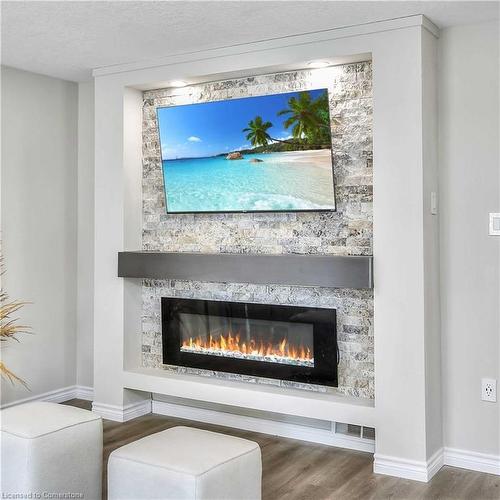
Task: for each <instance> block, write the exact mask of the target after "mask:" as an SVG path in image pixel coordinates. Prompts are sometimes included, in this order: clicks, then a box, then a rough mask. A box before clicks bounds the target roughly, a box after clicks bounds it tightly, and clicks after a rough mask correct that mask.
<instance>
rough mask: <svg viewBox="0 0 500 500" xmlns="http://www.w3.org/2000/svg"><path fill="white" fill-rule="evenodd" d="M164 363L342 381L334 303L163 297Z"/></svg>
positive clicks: (301, 379)
mask: <svg viewBox="0 0 500 500" xmlns="http://www.w3.org/2000/svg"><path fill="white" fill-rule="evenodd" d="M161 306H162V340H163V363H164V364H168V365H175V366H185V367H191V368H201V369H206V370H215V371H220V372H228V373H237V374H242V375H253V376H259V377H267V378H274V379H279V380H291V381H295V382H306V383H313V384H321V385H329V386H335V387H336V386H337V335H336V314H335V309H320V308H314V307H295V306H278V305H267V304H250V303H241V302H221V301H211V300H193V299H177V298H167V297H163V298H162V299H161Z"/></svg>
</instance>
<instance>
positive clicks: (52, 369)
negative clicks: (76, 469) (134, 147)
mask: <svg viewBox="0 0 500 500" xmlns="http://www.w3.org/2000/svg"><path fill="white" fill-rule="evenodd" d="M1 76H2V177H1V180H2V189H1V191H2V198H1V223H2V228H1V229H2V234H1V238H2V242H3V254H4V259H5V269H6V274H5V275H4V277H3V278H2V286H3V287H4V288H5V290H6V291H7V292H8V293H9V295H10V296H11V298H13V299H22V300H25V301H30V302H31V304H29V305H27V306H25V307H24V308H23V309H22V311H20V312H19V318H20V323H21V324H25V325H30V326H31V327H32V331H33V335H22V336H20V341H21V342H20V343H16V342H9V343H8V346H5V345H2V361H3V362H4V363H5V364H6V365H7V366H8V367H9V368H10V369H11V370H12V371H13V372H15V373H16V374H18V375H19V376H20V377H22V378H23V379H24V380H26V382H27V383H28V384H29V386H30V389H31V392H29V391H27V390H26V389H24V388H23V387H22V386H12V385H11V384H10V383H9V382H7V381H5V380H2V385H1V388H2V396H1V401H2V404H5V403H9V402H12V401H15V400H18V399H23V398H27V397H33V396H37V395H39V394H43V393H46V392H48V391H54V390H56V389H61V388H64V387H68V386H72V385H75V383H76V370H75V366H76V290H77V287H76V279H77V113H78V87H77V85H76V84H75V83H71V82H67V81H63V80H58V79H55V78H49V77H46V76H41V75H37V74H34V73H28V72H25V71H19V70H16V69H12V68H5V67H3V68H2V75H1ZM5 344H6V343H5Z"/></svg>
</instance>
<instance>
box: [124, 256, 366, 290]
mask: <svg viewBox="0 0 500 500" xmlns="http://www.w3.org/2000/svg"><path fill="white" fill-rule="evenodd" d="M372 264H373V257H371V256H339V255H294V254H293V255H290V254H287V255H255V254H252V255H249V254H202V253H173V252H119V253H118V276H119V277H121V278H150V279H175V280H193V281H215V282H230V283H255V284H276V285H301V286H323V287H333V288H373V273H372Z"/></svg>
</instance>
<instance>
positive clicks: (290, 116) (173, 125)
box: [157, 89, 335, 213]
mask: <svg viewBox="0 0 500 500" xmlns="http://www.w3.org/2000/svg"><path fill="white" fill-rule="evenodd" d="M157 117H158V129H159V136H160V145H161V155H162V166H163V180H164V186H165V198H166V205H167V212H169V213H193V212H259V211H271V212H278V211H290V212H292V211H302V210H311V211H318V210H335V195H334V179H333V165H332V154H331V131H330V115H329V105H328V91H327V89H315V90H307V91H300V92H289V93H284V94H272V95H266V96H259V97H248V98H241V99H231V100H226V101H217V102H207V103H200V104H189V105H181V106H169V107H160V108H157Z"/></svg>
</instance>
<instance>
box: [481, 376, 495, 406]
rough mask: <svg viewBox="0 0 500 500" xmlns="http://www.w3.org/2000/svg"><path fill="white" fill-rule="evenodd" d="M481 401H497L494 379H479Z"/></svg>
mask: <svg viewBox="0 0 500 500" xmlns="http://www.w3.org/2000/svg"><path fill="white" fill-rule="evenodd" d="M481 399H482V400H483V401H491V402H492V403H496V401H497V381H496V380H495V379H494V378H483V379H481Z"/></svg>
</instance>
